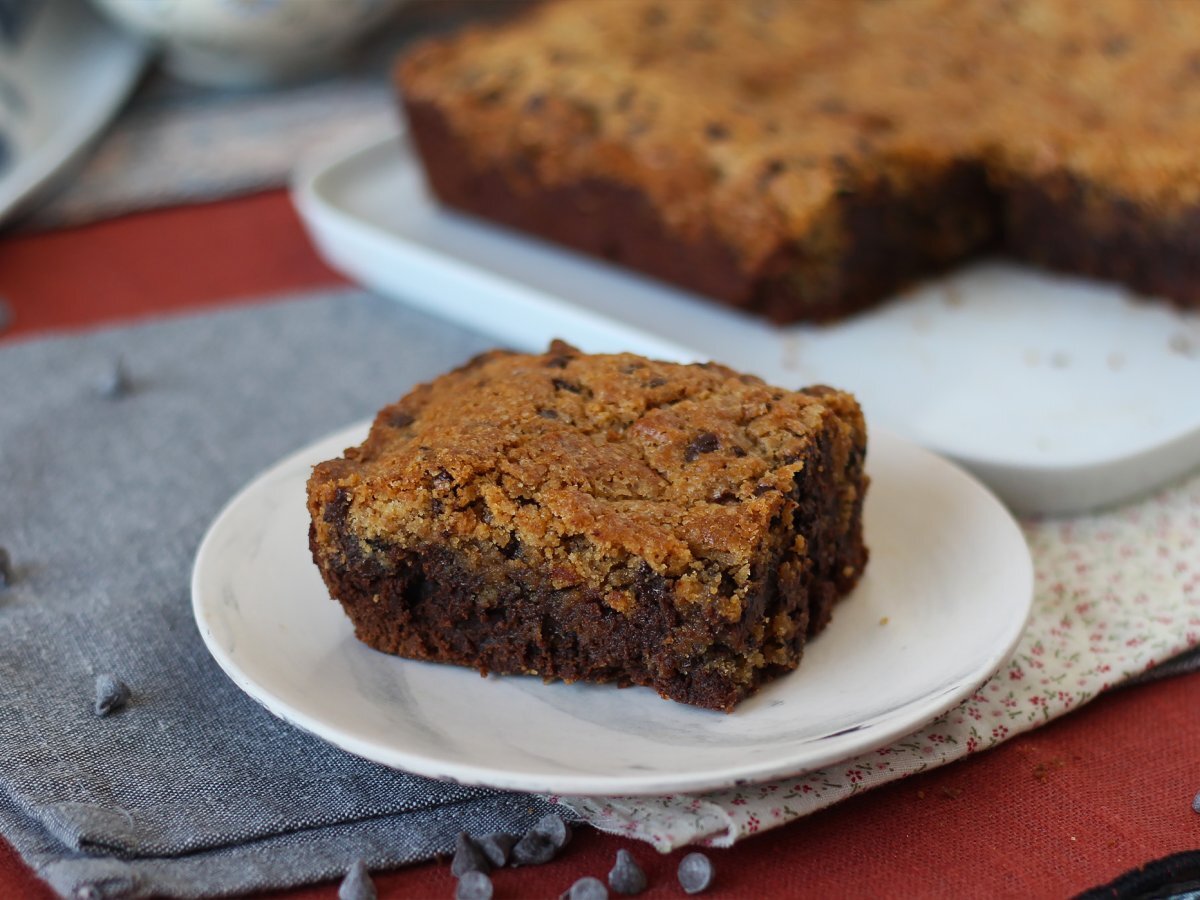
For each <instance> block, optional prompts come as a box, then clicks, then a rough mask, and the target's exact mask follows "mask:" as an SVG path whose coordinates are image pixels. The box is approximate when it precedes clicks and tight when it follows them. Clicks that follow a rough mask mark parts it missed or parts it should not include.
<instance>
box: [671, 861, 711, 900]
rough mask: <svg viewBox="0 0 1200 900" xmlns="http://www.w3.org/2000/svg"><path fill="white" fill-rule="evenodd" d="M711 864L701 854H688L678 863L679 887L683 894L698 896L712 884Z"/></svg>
mask: <svg viewBox="0 0 1200 900" xmlns="http://www.w3.org/2000/svg"><path fill="white" fill-rule="evenodd" d="M713 874H714V872H713V864H712V862H711V860H709V858H708V857H707V856H705V855H704V854H703V853H689V854H688V855H687V856H685V857H684V858H683V859H681V860H680V861H679V872H678V875H679V886H680V887H682V888H683V890H684V892H685V893H688V894H699V893H700V892H701V891H705V890H708V886H709V885H710V884H712V883H713Z"/></svg>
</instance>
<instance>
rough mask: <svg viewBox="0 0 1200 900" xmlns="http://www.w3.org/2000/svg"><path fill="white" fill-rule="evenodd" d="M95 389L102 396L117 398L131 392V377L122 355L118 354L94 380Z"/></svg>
mask: <svg viewBox="0 0 1200 900" xmlns="http://www.w3.org/2000/svg"><path fill="white" fill-rule="evenodd" d="M96 391H97V393H99V394H100V396H102V397H108V398H109V399H110V400H119V399H121V398H122V397H125V396H128V395H129V394H130V393H132V392H133V378H132V377H131V376H130V374H129V368H128V367H127V366H126V365H125V359H124V357H120V356H118V357H117V358H116V360H114V362H113V364H112V366H111V367H110V368H109V369H108V371H106V372H105V373H104V374H103V375H101V376H100V378H99V379H98V380H97V382H96Z"/></svg>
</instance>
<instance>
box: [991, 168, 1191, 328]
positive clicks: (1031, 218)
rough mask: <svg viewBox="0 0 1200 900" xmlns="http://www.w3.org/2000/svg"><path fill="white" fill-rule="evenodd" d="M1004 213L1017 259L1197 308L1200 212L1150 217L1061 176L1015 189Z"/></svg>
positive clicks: (1009, 245)
mask: <svg viewBox="0 0 1200 900" xmlns="http://www.w3.org/2000/svg"><path fill="white" fill-rule="evenodd" d="M1004 214H1005V229H1004V231H1005V247H1006V249H1007V250H1008V251H1009V252H1010V253H1012V254H1013V255H1015V256H1017V257H1018V258H1020V259H1023V260H1026V261H1028V262H1031V263H1035V264H1037V265H1039V266H1045V267H1046V268H1049V269H1057V270H1059V271H1062V272H1069V273H1073V274H1083V275H1089V276H1092V277H1095V278H1105V279H1111V280H1113V281H1118V282H1120V283H1121V284H1124V285H1127V286H1128V287H1131V288H1133V289H1134V290H1135V291H1140V292H1142V293H1144V294H1148V295H1151V296H1156V297H1163V298H1165V299H1168V300H1171V301H1172V302H1174V303H1175V304H1176V305H1178V306H1180V307H1182V308H1193V309H1200V207H1195V208H1192V209H1190V210H1187V211H1185V212H1181V213H1176V214H1174V215H1171V216H1151V215H1148V214H1147V211H1146V210H1145V209H1144V208H1142V207H1139V206H1138V204H1136V203H1134V202H1133V201H1131V200H1130V199H1129V198H1127V197H1122V196H1120V195H1117V194H1114V193H1113V192H1111V191H1108V190H1106V189H1105V188H1104V187H1103V186H1101V185H1095V184H1089V183H1087V182H1085V181H1083V180H1082V179H1079V178H1077V177H1073V176H1071V175H1068V174H1066V173H1062V172H1059V173H1054V174H1049V175H1046V176H1044V177H1040V178H1037V179H1025V180H1023V181H1019V182H1017V183H1016V184H1014V185H1013V186H1012V187H1011V188H1010V189H1009V190H1008V191H1007V193H1006V195H1005V204H1004Z"/></svg>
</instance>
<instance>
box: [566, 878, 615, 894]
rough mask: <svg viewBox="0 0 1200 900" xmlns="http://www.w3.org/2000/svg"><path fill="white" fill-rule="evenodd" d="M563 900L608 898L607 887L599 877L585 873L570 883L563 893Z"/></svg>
mask: <svg viewBox="0 0 1200 900" xmlns="http://www.w3.org/2000/svg"><path fill="white" fill-rule="evenodd" d="M563 898H564V900H608V888H606V887H605V886H604V882H603V881H601V880H600V879H599V878H593V877H592V876H591V875H587V876H585V877H583V878H580V879H579V880H578V881H577V882H575V883H574V884H573V885H571V889H570V890H569V891H567V892H566V893H565V894H563Z"/></svg>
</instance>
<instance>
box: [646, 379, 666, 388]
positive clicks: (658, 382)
mask: <svg viewBox="0 0 1200 900" xmlns="http://www.w3.org/2000/svg"><path fill="white" fill-rule="evenodd" d="M666 383H667V379H665V378H661V377H658V376H655V377H654V378H651V379H650V380H649V381H648V382H646V386H647V387H652V388H656V387H662V386H663V385H664V384H666Z"/></svg>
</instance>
